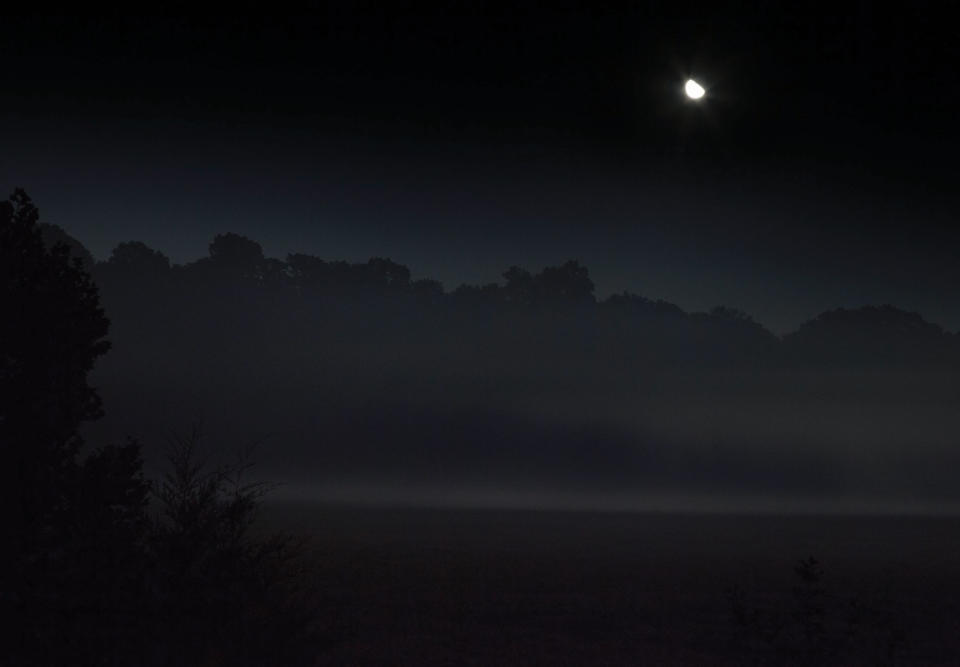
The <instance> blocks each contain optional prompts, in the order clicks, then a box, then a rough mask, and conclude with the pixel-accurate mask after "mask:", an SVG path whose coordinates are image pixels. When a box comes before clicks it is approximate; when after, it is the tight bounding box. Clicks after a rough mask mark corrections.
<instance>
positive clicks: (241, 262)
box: [77, 233, 960, 365]
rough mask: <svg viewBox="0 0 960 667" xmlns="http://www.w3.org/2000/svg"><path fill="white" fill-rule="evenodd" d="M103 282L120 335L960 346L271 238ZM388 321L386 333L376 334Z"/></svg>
mask: <svg viewBox="0 0 960 667" xmlns="http://www.w3.org/2000/svg"><path fill="white" fill-rule="evenodd" d="M77 245H78V244H77ZM81 247H82V246H81ZM79 252H81V253H82V251H79ZM93 275H94V277H95V279H96V281H97V283H98V284H99V285H100V286H101V288H102V290H103V294H104V299H105V302H106V304H107V306H108V308H109V309H110V311H111V313H113V315H114V318H115V320H116V321H117V322H118V323H119V325H120V327H121V331H120V332H119V333H118V335H120V336H122V335H123V333H124V332H125V330H126V326H127V325H128V324H132V323H135V322H139V321H143V322H146V321H150V322H151V326H155V325H157V323H156V322H153V320H151V319H150V317H151V316H150V314H151V313H157V314H159V313H162V317H163V319H164V320H165V321H166V323H167V324H166V325H163V324H161V325H159V326H160V328H161V329H162V328H163V327H164V326H166V327H168V328H171V329H176V328H178V327H179V326H180V324H178V323H177V322H178V317H180V318H182V319H181V324H182V322H183V321H187V320H189V321H191V322H195V323H196V322H197V321H198V320H203V319H205V318H212V319H216V321H218V322H222V321H223V319H222V318H224V317H227V318H236V317H240V318H241V319H242V318H243V317H244V316H245V315H249V316H250V317H251V318H252V319H262V318H263V317H265V316H266V317H269V318H270V321H271V322H272V323H273V324H274V325H275V333H276V334H277V335H281V336H282V335H283V334H284V332H286V333H290V332H292V331H295V330H299V329H300V328H302V327H303V326H304V323H306V322H311V323H312V326H313V329H312V331H313V335H316V336H318V337H319V340H323V339H324V337H327V336H330V335H334V334H335V333H336V332H341V333H344V335H345V336H347V337H351V336H353V335H355V334H356V333H357V330H358V329H363V330H364V331H363V332H362V333H364V334H368V335H370V336H374V337H376V336H384V337H386V338H387V339H392V340H393V341H394V342H396V341H397V340H400V339H418V340H420V341H422V342H424V343H429V342H433V341H436V340H438V339H444V338H447V339H449V338H450V337H452V336H453V337H457V338H458V339H460V340H466V339H473V338H478V339H482V340H478V341H477V342H478V344H480V345H482V346H485V347H487V348H489V346H490V345H493V347H494V348H497V347H498V346H500V345H503V346H505V347H506V349H507V350H512V351H514V352H516V351H517V350H518V349H519V348H518V346H521V347H522V346H523V344H524V343H523V341H524V340H525V339H526V340H533V339H536V343H535V344H534V346H533V349H532V350H531V352H532V353H533V355H534V356H542V355H543V354H548V353H549V354H553V353H556V352H557V346H558V345H559V346H560V347H564V345H565V343H564V341H566V342H569V343H571V344H575V345H578V346H580V354H588V353H589V354H592V355H594V356H595V357H596V359H601V358H613V357H619V358H620V359H621V360H622V361H623V362H625V363H628V365H629V363H631V362H630V360H634V362H636V361H637V360H638V359H640V358H643V359H644V360H645V363H649V362H653V361H657V360H659V361H660V362H665V363H674V362H683V361H692V362H696V363H698V364H703V363H707V364H710V363H715V362H716V363H723V362H725V361H729V360H731V359H735V360H739V361H742V360H744V359H752V360H754V361H763V362H764V363H768V364H782V363H801V364H805V365H809V364H817V363H826V364H831V365H833V364H847V365H849V364H862V363H867V364H870V363H918V362H922V363H943V362H945V361H948V360H951V361H952V360H953V359H955V358H956V357H957V353H958V351H960V346H958V344H957V338H956V336H954V335H953V334H950V333H947V332H945V331H944V330H943V329H942V328H940V327H939V326H937V325H935V324H931V323H929V322H926V321H924V320H923V318H922V317H921V316H920V315H918V314H916V313H910V312H906V311H903V310H900V309H897V308H895V307H893V306H889V305H885V306H866V307H863V308H859V309H837V310H833V311H828V312H825V313H823V314H821V315H819V316H817V317H816V318H814V319H813V320H811V321H809V322H807V323H805V324H804V325H803V326H801V327H800V328H799V329H798V330H797V331H795V332H793V333H790V334H787V335H785V336H782V337H778V336H775V335H773V334H772V333H770V332H769V331H768V330H766V329H765V328H764V327H763V326H762V325H761V324H759V323H757V322H756V321H754V320H753V318H752V317H751V316H750V315H748V314H747V313H744V312H743V311H740V310H738V309H736V308H731V307H727V306H718V307H716V308H713V309H712V310H710V311H708V312H700V313H688V312H685V311H684V310H683V309H681V308H680V307H679V306H677V305H675V304H672V303H669V302H666V301H662V300H651V299H648V298H645V297H643V296H639V295H637V294H633V293H629V292H623V293H619V294H613V295H611V296H609V297H607V298H605V299H602V300H599V299H597V298H596V296H595V289H594V283H593V281H592V280H591V279H590V274H589V271H588V269H587V268H586V267H584V266H582V265H581V264H580V263H579V262H577V261H575V260H570V261H567V262H565V263H563V264H561V265H559V266H548V267H545V268H543V269H542V270H541V271H539V272H536V273H534V272H531V271H529V270H527V269H524V268H522V267H519V266H511V267H510V268H508V269H507V270H506V271H505V272H504V273H503V280H502V282H497V283H488V284H484V285H466V284H464V285H460V286H459V287H457V288H456V289H453V290H452V291H445V290H444V288H443V286H442V285H441V283H439V282H438V281H436V280H431V279H419V280H413V279H412V272H411V270H410V269H409V268H408V267H407V266H404V265H403V264H399V263H397V262H395V261H393V260H391V259H388V258H383V257H373V258H371V259H370V260H369V261H367V262H359V263H351V262H345V261H339V260H333V261H331V260H325V259H322V258H320V257H316V256H314V255H308V254H303V253H292V254H289V255H287V257H286V259H285V260H279V259H275V258H269V257H266V256H265V255H264V253H263V249H262V247H261V246H260V244H259V243H257V242H255V241H253V240H251V239H248V238H246V237H243V236H240V235H237V234H232V233H228V234H222V235H218V236H217V237H216V238H215V239H214V240H213V241H212V243H211V244H210V246H209V253H208V256H207V257H204V258H202V259H199V260H197V261H194V262H190V263H187V264H184V265H175V264H171V262H170V261H169V260H168V259H167V258H166V257H165V256H164V255H163V254H162V253H160V252H158V251H156V250H153V249H151V248H148V247H147V246H145V245H144V244H142V243H139V242H127V243H121V244H120V245H118V246H117V247H116V248H115V249H114V250H113V252H112V254H111V256H110V257H109V258H108V259H107V260H106V261H104V262H99V263H96V264H95V266H94V267H93ZM378 313H379V321H378V322H377V324H376V325H375V327H374V328H375V331H369V329H370V325H371V318H377V317H378V315H377V314H378ZM558 318H559V319H558ZM144 326H146V325H144ZM303 335H309V332H304V333H303Z"/></svg>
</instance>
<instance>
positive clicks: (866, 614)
mask: <svg viewBox="0 0 960 667" xmlns="http://www.w3.org/2000/svg"><path fill="white" fill-rule="evenodd" d="M793 572H794V575H795V577H796V578H795V580H794V585H793V587H792V588H791V591H790V595H789V596H785V597H784V598H783V599H782V601H780V602H779V603H771V602H766V603H763V604H758V603H755V602H752V601H750V600H748V596H747V595H746V593H745V592H744V590H743V589H742V588H740V587H739V586H733V587H731V588H729V589H728V590H727V601H728V603H729V609H730V614H731V620H732V622H733V627H734V641H735V644H736V645H737V647H738V648H739V650H740V651H741V653H742V655H743V657H744V660H745V662H746V663H747V664H758V665H759V664H787V665H893V664H897V659H898V657H899V655H900V654H901V653H902V652H903V649H904V648H905V646H906V644H907V641H908V638H909V637H908V627H909V624H910V618H909V609H908V607H907V606H906V605H905V604H903V603H902V601H901V602H899V603H898V602H896V601H891V600H889V599H887V598H886V597H884V596H882V595H879V594H874V595H871V596H869V597H865V596H863V595H855V594H852V595H841V594H839V593H837V592H836V591H833V590H830V588H829V587H828V586H827V585H826V582H827V579H826V577H825V574H824V569H823V566H822V564H821V563H820V562H819V561H818V560H817V559H816V558H814V557H813V556H810V557H809V558H805V559H803V560H800V561H799V562H797V564H796V565H795V566H794V568H793Z"/></svg>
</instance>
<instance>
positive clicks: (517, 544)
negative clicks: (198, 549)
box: [261, 503, 960, 665]
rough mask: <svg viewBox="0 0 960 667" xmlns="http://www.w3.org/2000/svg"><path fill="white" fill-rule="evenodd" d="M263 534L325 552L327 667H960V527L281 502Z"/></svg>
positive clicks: (922, 521)
mask: <svg viewBox="0 0 960 667" xmlns="http://www.w3.org/2000/svg"><path fill="white" fill-rule="evenodd" d="M261 527H263V528H270V529H281V530H285V531H290V532H294V533H300V534H304V535H309V536H310V538H311V539H310V542H309V546H308V552H307V559H306V560H307V563H308V565H309V570H310V574H309V575H308V576H310V577H311V578H312V579H314V580H315V583H316V584H317V585H318V590H319V591H320V592H319V599H318V605H319V607H320V613H319V618H320V622H321V623H322V625H323V627H324V632H323V636H324V637H326V638H327V639H326V641H324V642H323V643H322V645H319V646H318V647H317V656H318V658H317V663H318V664H321V665H660V664H662V665H712V664H718V665H752V664H757V665H765V664H791V665H792V664H797V665H800V664H843V665H846V664H851V665H854V664H856V665H860V664H862V665H883V664H904V665H955V664H960V519H958V518H945V517H903V516H901V517H853V516H842V517H838V516H769V515H761V516H747V515H740V516H733V515H673V514H634V513H586V512H585V513H577V512H549V511H543V512H537V511H503V510H426V509H370V508H363V509H359V508H347V507H331V506H308V505H303V504H300V505H297V504H292V503H275V504H271V505H268V506H266V507H264V509H263V513H262V516H261ZM809 556H814V557H815V558H816V559H817V560H818V561H819V562H820V564H821V565H822V568H823V577H822V579H821V580H820V581H819V582H818V583H817V584H815V588H817V589H818V590H819V591H820V592H818V593H816V594H815V595H816V596H818V597H816V599H815V600H814V603H813V604H812V605H811V604H809V600H810V598H809V597H808V598H803V597H802V596H803V595H804V591H805V590H807V591H808V592H809V588H808V589H804V588H803V585H802V582H801V579H800V577H799V576H798V575H797V574H796V573H795V572H794V567H795V566H796V565H797V563H798V562H799V561H800V560H801V559H804V558H807V557H809ZM731 596H733V597H731ZM734 600H738V601H739V602H735V601H734ZM803 600H807V601H808V603H804V602H803ZM804 604H807V606H806V607H804ZM738 605H739V606H738ZM811 606H812V607H814V608H815V611H814V612H813V613H814V618H813V620H811V619H810V615H809V613H808V614H807V616H804V615H803V614H804V612H805V611H806V612H810V609H811ZM738 608H739V609H741V610H742V611H743V615H742V616H741V619H746V620H742V621H741V622H740V623H738V622H737V621H736V614H735V612H736V610H737V609H738ZM817 610H819V611H817ZM776 627H779V628H780V630H779V631H776V630H775V628H776ZM771 628H774V630H771ZM811 628H812V630H811ZM808 630H809V631H811V632H812V635H811V636H808V635H807V631H808Z"/></svg>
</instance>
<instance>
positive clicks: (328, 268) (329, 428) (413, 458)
mask: <svg viewBox="0 0 960 667" xmlns="http://www.w3.org/2000/svg"><path fill="white" fill-rule="evenodd" d="M88 261H92V260H88ZM93 273H94V277H95V278H96V280H97V282H98V284H99V285H100V287H101V293H102V299H103V304H104V307H105V309H106V312H107V314H108V315H109V316H110V317H111V319H112V328H111V335H110V337H111V340H112V342H113V349H112V350H111V352H110V353H109V354H108V355H106V357H105V358H104V359H102V360H101V361H100V362H99V363H98V365H97V367H96V369H95V372H94V374H93V376H92V378H93V382H94V384H96V385H97V386H98V389H99V391H100V393H101V395H102V396H103V399H104V405H105V406H107V414H106V418H105V419H103V420H101V421H99V422H96V423H94V424H91V425H90V426H89V427H88V429H87V434H88V437H89V438H90V439H91V440H92V441H104V440H114V441H115V440H118V439H122V438H123V437H125V436H127V435H132V436H135V437H138V438H140V439H141V440H142V441H143V443H144V445H145V451H146V456H147V460H148V465H149V466H150V467H151V468H156V467H158V466H160V465H161V463H162V452H163V443H164V439H165V438H168V437H169V436H170V435H171V433H174V432H178V431H179V432H184V431H186V430H188V429H190V428H191V426H192V425H193V424H197V423H200V424H202V426H203V429H204V431H205V432H206V434H207V438H206V443H207V446H208V448H209V452H210V454H211V456H212V457H213V458H214V459H217V458H221V459H222V458H224V457H227V456H231V455H232V454H233V453H235V452H236V451H238V450H240V449H242V448H244V447H247V446H248V445H251V444H253V443H258V444H257V446H256V449H255V452H254V454H253V457H254V459H255V460H256V461H257V463H258V465H257V467H256V468H255V473H256V475H257V476H259V477H260V478H263V479H268V480H272V481H277V482H280V483H282V484H283V486H281V488H280V490H278V493H283V494H287V495H291V494H292V495H296V496H297V497H301V496H302V497H304V498H309V499H316V500H318V501H319V500H323V501H326V500H329V501H337V502H340V501H342V502H353V503H386V504H390V503H397V504H404V503H409V504H415V505H417V504H425V505H430V504H437V505H477V506H495V507H506V506H517V507H528V506H529V507H539V506H544V507H562V508H574V507H582V508H609V509H653V510H661V509H668V508H672V509H678V510H689V511H740V510H750V509H753V510H757V511H768V510H769V511H781V510H791V511H792V510H794V509H795V510H796V511H806V510H808V509H809V510H810V511H833V510H836V511H856V512H860V511H895V512H896V511H922V512H927V511H931V512H935V511H952V510H951V509H950V508H952V507H953V503H955V502H956V501H958V500H960V490H958V489H957V487H956V485H955V483H954V479H953V477H952V475H951V473H950V471H952V470H956V466H957V463H960V449H958V448H957V447H956V443H955V440H956V436H955V434H956V433H958V432H960V428H958V427H960V414H958V412H957V410H956V409H955V406H956V405H957V400H958V398H960V381H958V378H960V375H958V373H957V370H960V342H958V339H957V336H955V335H954V334H951V333H948V332H945V331H943V330H942V329H941V328H940V327H938V326H937V325H935V324H930V323H928V322H926V321H925V320H924V319H923V318H922V316H920V315H918V314H916V313H908V312H905V311H902V310H899V309H897V308H895V307H892V306H869V307H864V308H861V309H855V310H843V309H837V310H833V311H826V312H824V313H823V314H821V315H820V316H818V317H816V318H814V319H813V320H811V321H809V322H807V323H806V324H804V325H803V326H801V327H800V328H799V329H798V330H797V331H796V332H793V333H791V334H787V335H785V336H782V337H778V336H774V335H773V334H771V333H770V332H769V331H767V330H765V329H764V328H763V327H762V326H761V325H759V324H757V323H756V322H754V321H753V320H752V319H751V318H750V317H749V315H747V314H745V313H742V312H740V311H738V310H736V309H733V308H728V307H718V308H716V309H714V310H712V311H710V312H708V313H687V312H685V311H683V310H682V309H680V308H679V307H677V306H675V305H673V304H669V303H666V302H663V301H656V300H653V299H649V298H645V297H642V296H638V295H632V294H621V295H615V296H613V297H610V298H608V299H605V300H602V301H598V300H597V299H596V298H595V297H594V294H593V283H592V281H591V280H590V277H589V272H588V270H587V269H586V268H585V267H582V266H580V265H579V264H578V263H576V262H573V261H571V262H567V263H566V264H563V265H561V266H556V267H546V268H544V269H543V270H541V271H539V272H529V271H526V270H524V269H522V268H519V267H512V268H510V269H509V270H507V271H506V272H505V273H504V282H503V283H497V284H490V285H482V286H469V285H464V286H461V287H459V288H457V289H456V290H452V291H448V290H444V289H443V287H442V286H441V285H439V283H436V282H433V281H429V280H420V281H414V280H411V278H410V275H411V272H410V270H409V269H408V268H407V267H405V266H403V265H400V264H397V263H395V262H392V261H390V260H386V259H381V258H373V259H371V260H370V261H369V262H368V263H360V264H348V263H346V262H330V261H326V260H322V259H320V258H316V257H310V256H306V255H290V256H288V258H287V259H286V260H285V261H283V260H278V259H270V258H266V257H264V256H263V254H262V251H261V250H260V247H259V245H257V244H256V243H254V242H252V241H250V240H248V239H244V238H243V237H238V236H236V235H225V236H220V237H217V239H215V240H214V243H212V244H211V246H210V257H208V258H205V259H203V260H199V261H198V262H195V263H192V264H188V265H185V266H171V265H170V263H169V260H167V259H166V258H165V257H164V256H163V255H162V254H161V253H158V252H156V251H153V250H152V249H149V248H146V246H143V245H142V244H135V243H131V244H122V245H121V246H118V248H117V250H115V251H114V255H113V256H112V257H111V258H110V260H108V261H107V262H99V263H96V264H94V266H93Z"/></svg>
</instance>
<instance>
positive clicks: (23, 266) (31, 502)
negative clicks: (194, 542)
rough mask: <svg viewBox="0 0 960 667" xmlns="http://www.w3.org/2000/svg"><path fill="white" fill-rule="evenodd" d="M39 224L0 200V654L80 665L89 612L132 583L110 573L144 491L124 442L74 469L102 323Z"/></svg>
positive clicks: (131, 540)
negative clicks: (0, 512) (5, 632)
mask: <svg viewBox="0 0 960 667" xmlns="http://www.w3.org/2000/svg"><path fill="white" fill-rule="evenodd" d="M38 218H39V214H38V212H37V209H36V207H34V205H33V203H32V202H31V201H30V198H29V197H28V196H27V195H26V193H25V192H24V191H23V190H19V189H18V190H16V191H15V192H14V193H13V195H12V196H11V197H10V199H9V200H8V201H4V202H0V314H2V315H0V456H2V463H0V468H2V469H3V471H4V472H5V473H6V479H4V483H3V485H2V488H3V492H4V497H3V499H2V506H3V507H4V509H5V510H6V511H7V512H9V513H10V514H11V515H12V516H9V517H7V520H6V521H5V522H4V526H5V528H7V529H8V530H9V533H8V535H9V536H10V539H9V540H8V541H7V542H6V543H5V545H4V549H5V550H6V555H9V556H11V557H12V560H13V563H12V564H11V565H10V566H9V567H5V568H4V571H3V574H4V575H5V576H6V578H5V580H4V582H3V585H2V590H0V600H2V601H3V603H4V606H5V607H7V609H6V610H5V611H8V612H12V614H13V615H10V616H6V618H11V619H16V620H17V622H18V625H16V626H14V627H15V631H14V632H13V633H12V634H13V635H14V636H13V646H11V647H7V653H5V654H4V655H5V657H9V656H15V662H20V663H22V664H27V663H30V664H34V663H36V664H63V662H64V660H65V659H66V658H65V656H66V655H67V654H68V653H71V654H73V655H74V657H75V658H76V663H77V664H85V662H86V660H87V659H88V658H89V657H90V656H92V655H94V654H98V653H99V649H102V648H103V646H102V645H101V646H99V647H98V646H96V644H97V636H98V635H97V632H95V631H90V628H89V624H88V623H86V622H85V620H84V619H89V614H88V612H87V611H86V610H89V609H90V608H93V609H99V610H102V609H104V608H105V607H103V606H102V605H99V603H101V602H102V603H104V604H107V601H108V600H109V601H114V602H115V601H116V600H115V595H116V594H117V593H118V592H119V591H120V590H121V579H123V577H124V576H125V575H127V574H130V573H129V571H128V570H127V569H126V568H123V567H117V565H118V563H124V562H127V563H131V562H133V561H127V560H126V556H127V555H128V554H129V552H130V550H131V549H133V548H134V547H133V546H132V545H133V544H135V542H136V540H137V539H138V530H139V526H141V525H142V524H141V523H140V520H139V518H138V517H140V513H141V512H142V509H143V500H144V492H145V487H144V486H143V483H142V479H141V478H140V477H139V476H138V475H139V452H138V450H137V448H136V446H135V445H133V444H130V445H127V446H124V447H120V448H107V449H102V450H100V451H98V452H97V453H95V454H94V455H93V456H91V457H89V458H87V459H86V460H85V461H82V462H81V461H80V460H79V459H78V453H79V451H80V448H81V445H82V440H81V438H80V436H79V434H78V429H79V427H80V425H81V424H82V423H83V422H84V421H87V420H90V419H94V418H97V417H99V416H100V415H101V412H102V411H101V405H100V398H99V396H98V395H97V393H96V391H95V390H94V389H93V388H92V387H91V386H90V385H89V384H88V382H87V374H88V373H89V371H90V370H91V368H92V367H93V363H94V361H95V360H96V359H97V358H98V357H99V356H101V355H102V354H104V353H105V352H106V351H107V349H108V348H109V343H108V342H107V341H106V340H105V339H104V337H105V336H106V334H107V329H108V326H109V322H108V320H107V318H106V316H105V315H104V313H103V310H102V309H101V308H100V304H99V299H98V293H97V289H96V287H95V286H94V284H93V282H92V281H91V278H90V276H89V274H87V273H86V271H84V269H83V261H82V259H80V258H73V259H71V258H70V256H69V249H68V247H67V246H66V245H63V244H57V245H54V246H53V247H51V248H47V247H46V246H45V244H44V242H43V240H42V238H41V233H40V230H39V227H38ZM127 583H129V582H127ZM129 590H133V589H132V588H130V589H129ZM98 605H99V606H98ZM97 622H98V623H99V625H98V626H97V627H98V628H99V629H100V630H102V629H103V628H104V627H105V625H106V622H105V619H104V618H99V619H98V621H97Z"/></svg>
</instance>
